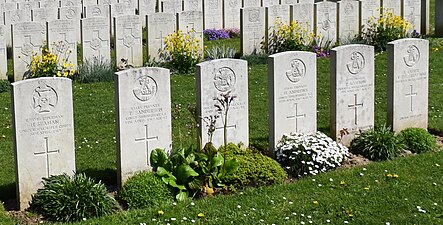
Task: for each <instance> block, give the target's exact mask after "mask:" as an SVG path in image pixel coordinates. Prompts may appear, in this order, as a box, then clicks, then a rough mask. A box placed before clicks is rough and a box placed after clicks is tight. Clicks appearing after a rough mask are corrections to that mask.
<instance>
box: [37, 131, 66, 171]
mask: <svg viewBox="0 0 443 225" xmlns="http://www.w3.org/2000/svg"><path fill="white" fill-rule="evenodd" d="M55 153H57V154H58V153H60V150H59V149H54V150H49V143H48V137H45V151H42V152H34V156H40V155H44V156H46V177H49V175H50V170H49V155H50V154H55Z"/></svg>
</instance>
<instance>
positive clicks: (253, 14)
mask: <svg viewBox="0 0 443 225" xmlns="http://www.w3.org/2000/svg"><path fill="white" fill-rule="evenodd" d="M248 17H249V22H251V23H256V22H258V21H259V19H260V10H258V9H253V10H250V11H249V16H248Z"/></svg>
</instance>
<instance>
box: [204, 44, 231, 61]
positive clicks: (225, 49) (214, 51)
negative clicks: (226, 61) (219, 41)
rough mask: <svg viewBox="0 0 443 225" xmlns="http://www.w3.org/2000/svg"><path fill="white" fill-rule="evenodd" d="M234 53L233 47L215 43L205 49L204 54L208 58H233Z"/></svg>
mask: <svg viewBox="0 0 443 225" xmlns="http://www.w3.org/2000/svg"><path fill="white" fill-rule="evenodd" d="M236 53H237V50H236V49H235V48H232V47H229V46H226V45H222V46H217V45H216V46H212V48H210V49H207V50H206V55H207V57H208V58H209V59H223V58H235V55H236Z"/></svg>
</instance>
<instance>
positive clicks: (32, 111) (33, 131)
mask: <svg viewBox="0 0 443 225" xmlns="http://www.w3.org/2000/svg"><path fill="white" fill-rule="evenodd" d="M15 26H17V25H15ZM71 82H72V81H71V80H70V79H68V78H56V77H45V78H38V79H29V80H24V81H19V82H15V83H12V113H13V116H12V118H13V123H12V124H13V128H14V144H15V145H14V148H15V161H16V165H17V168H16V170H17V171H16V184H17V200H18V203H19V207H20V210H24V209H25V208H27V207H28V204H29V201H31V196H32V195H33V194H34V193H35V192H36V191H37V189H39V188H41V187H42V186H43V184H42V181H43V180H42V178H47V177H49V176H51V175H58V174H63V173H66V174H68V175H73V174H74V173H75V151H74V120H73V106H72V84H71Z"/></svg>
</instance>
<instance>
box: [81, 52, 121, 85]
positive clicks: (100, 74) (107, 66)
mask: <svg viewBox="0 0 443 225" xmlns="http://www.w3.org/2000/svg"><path fill="white" fill-rule="evenodd" d="M76 80H78V81H80V82H82V83H91V82H102V81H113V80H114V67H113V65H112V64H111V63H110V62H109V61H107V60H103V59H101V58H92V59H91V60H88V59H87V60H84V61H83V64H81V65H80V66H79V68H78V74H77V77H76Z"/></svg>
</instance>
